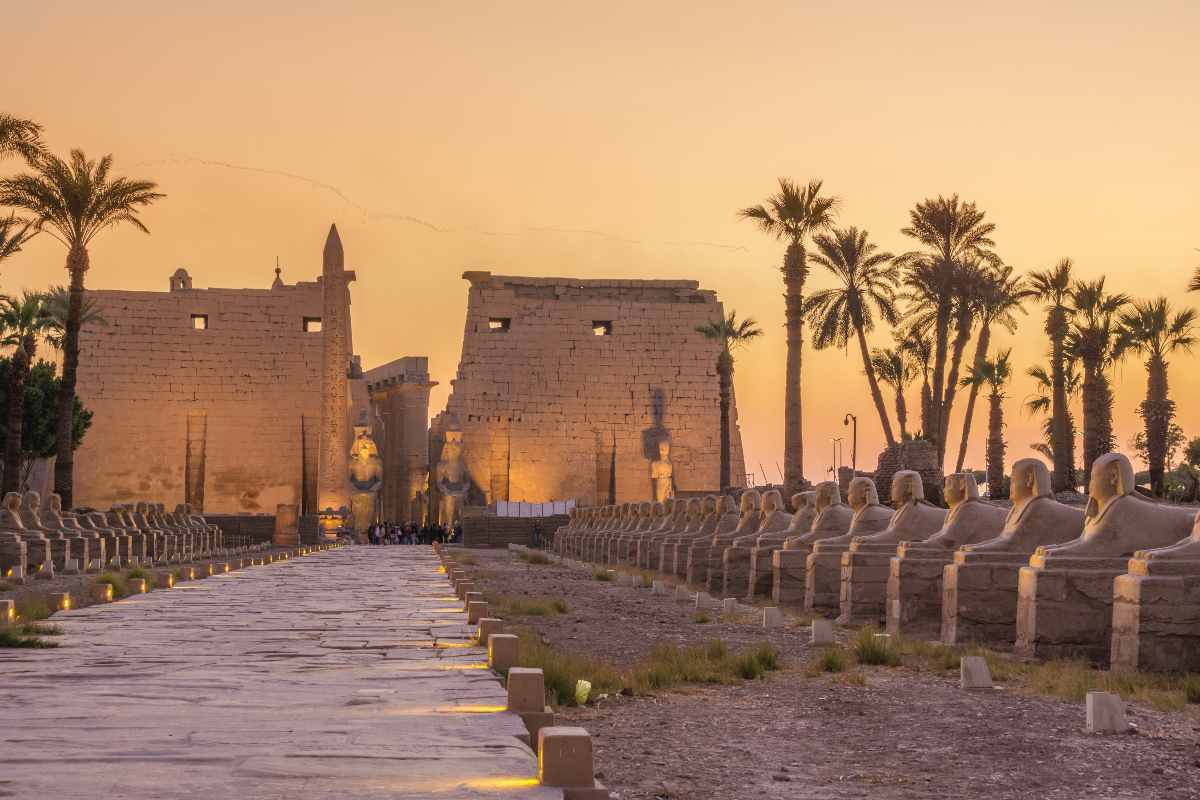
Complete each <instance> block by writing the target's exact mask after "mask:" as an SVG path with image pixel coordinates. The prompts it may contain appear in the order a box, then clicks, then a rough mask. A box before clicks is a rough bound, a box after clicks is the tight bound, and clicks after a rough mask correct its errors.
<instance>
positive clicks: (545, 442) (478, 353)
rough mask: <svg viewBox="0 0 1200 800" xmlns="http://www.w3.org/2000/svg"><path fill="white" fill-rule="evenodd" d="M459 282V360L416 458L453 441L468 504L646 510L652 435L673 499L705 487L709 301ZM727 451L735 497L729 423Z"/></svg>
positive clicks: (738, 477) (567, 285)
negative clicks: (462, 285)
mask: <svg viewBox="0 0 1200 800" xmlns="http://www.w3.org/2000/svg"><path fill="white" fill-rule="evenodd" d="M463 277H464V278H465V279H466V280H468V281H469V282H470V284H471V285H470V289H469V291H468V299H467V319H466V326H465V331H464V335H463V349H462V358H461V360H460V362H459V367H458V373H457V377H456V378H455V380H454V381H453V388H452V391H451V394H450V397H449V400H448V401H447V405H446V409H445V411H444V412H442V413H441V414H439V416H438V418H437V419H435V420H434V424H433V425H432V426H431V452H430V457H431V459H432V460H433V461H434V462H436V460H437V458H438V456H439V452H438V450H439V446H438V442H439V441H440V436H441V432H442V431H444V430H447V429H450V428H452V427H453V426H457V427H458V428H460V429H461V430H462V431H463V434H464V435H463V440H464V443H465V446H464V459H465V462H466V466H467V469H468V471H469V473H470V476H471V481H472V489H471V493H470V496H469V497H468V498H467V502H468V503H469V504H472V505H476V504H478V505H484V504H487V503H491V502H494V501H496V500H522V501H527V502H545V501H547V500H568V499H575V500H577V501H578V502H579V503H580V504H581V505H594V504H597V503H607V502H625V501H634V500H647V499H650V498H651V496H652V495H651V491H652V489H651V482H650V463H651V461H652V460H653V459H655V458H657V447H656V442H657V441H658V439H659V438H660V437H664V436H666V437H669V438H670V441H671V444H672V448H671V461H672V463H673V464H674V476H675V486H676V490H677V491H679V492H715V491H716V490H717V489H718V483H719V468H720V437H719V424H720V412H719V407H718V384H717V376H716V360H717V353H718V347H719V345H718V344H717V343H715V342H712V341H709V340H707V339H705V338H704V337H703V336H702V335H700V334H699V333H697V332H696V330H695V329H696V327H697V326H698V325H702V324H704V323H706V322H709V321H711V320H714V319H717V318H719V317H720V316H721V315H722V313H723V310H722V307H721V303H720V302H719V301H718V300H717V297H716V294H715V293H714V292H711V291H705V290H701V289H700V288H699V286H698V284H697V283H696V282H695V281H653V280H580V279H574V278H520V277H505V276H498V275H492V274H491V273H488V272H467V273H464V275H463ZM735 408H736V404H735ZM732 441H733V446H732V459H733V466H732V474H733V479H734V482H735V484H738V485H740V484H741V483H742V482H744V479H745V468H744V465H743V458H742V448H741V436H740V433H739V431H738V428H737V417H736V411H735V412H734V419H733V435H732ZM434 502H435V503H436V498H434Z"/></svg>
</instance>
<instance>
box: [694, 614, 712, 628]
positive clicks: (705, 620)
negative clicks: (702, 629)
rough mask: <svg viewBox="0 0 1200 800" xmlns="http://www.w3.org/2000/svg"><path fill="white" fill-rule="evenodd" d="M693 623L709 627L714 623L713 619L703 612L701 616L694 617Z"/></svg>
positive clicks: (695, 615)
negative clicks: (708, 625) (709, 624)
mask: <svg viewBox="0 0 1200 800" xmlns="http://www.w3.org/2000/svg"><path fill="white" fill-rule="evenodd" d="M692 622H694V623H696V624H697V625H707V624H708V623H710V622H712V617H710V616H709V615H708V614H705V613H704V612H703V611H701V612H700V613H699V614H693V615H692Z"/></svg>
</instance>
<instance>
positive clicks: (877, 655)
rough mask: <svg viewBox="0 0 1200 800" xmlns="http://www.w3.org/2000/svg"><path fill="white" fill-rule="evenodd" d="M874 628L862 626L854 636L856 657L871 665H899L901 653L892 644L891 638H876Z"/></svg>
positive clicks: (859, 660) (862, 662)
mask: <svg viewBox="0 0 1200 800" xmlns="http://www.w3.org/2000/svg"><path fill="white" fill-rule="evenodd" d="M876 633H878V631H876V630H875V629H874V628H871V627H866V628H860V629H859V631H858V635H857V636H855V637H854V658H855V660H857V661H858V663H859V664H869V665H871V666H883V667H898V666H900V653H899V652H897V650H896V649H895V648H894V647H892V646H891V644H890V642H889V640H887V639H880V638H876V635H875V634H876Z"/></svg>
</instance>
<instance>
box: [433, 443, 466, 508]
mask: <svg viewBox="0 0 1200 800" xmlns="http://www.w3.org/2000/svg"><path fill="white" fill-rule="evenodd" d="M462 455H463V435H462V431H455V430H449V431H446V433H445V441H444V442H443V443H442V456H441V458H440V459H439V460H438V463H437V467H436V468H435V470H434V477H435V478H436V480H437V488H438V493H439V494H440V495H441V506H440V508H439V509H438V521H439V522H440V523H441V524H442V525H445V526H447V527H453V525H454V523H456V522H458V520H459V518H460V516H461V514H462V506H463V501H464V499H465V498H466V496H467V489H468V488H469V487H470V480H469V479H468V477H467V468H466V467H465V466H464V465H463V460H462Z"/></svg>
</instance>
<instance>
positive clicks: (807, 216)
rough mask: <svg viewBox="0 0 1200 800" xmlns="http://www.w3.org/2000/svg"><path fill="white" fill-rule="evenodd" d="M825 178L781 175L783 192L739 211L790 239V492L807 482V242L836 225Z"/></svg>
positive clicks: (786, 452)
mask: <svg viewBox="0 0 1200 800" xmlns="http://www.w3.org/2000/svg"><path fill="white" fill-rule="evenodd" d="M821 187H822V182H821V181H819V180H814V181H809V182H808V185H807V186H799V185H798V184H795V183H793V182H792V181H790V180H788V179H787V178H780V179H779V191H778V192H777V193H776V194H773V195H771V196H770V197H769V198H767V202H766V203H765V204H763V205H757V206H750V207H748V208H743V209H742V210H741V211H740V212H739V214H740V215H741V216H742V217H744V218H746V219H749V220H752V221H754V222H755V223H757V225H758V227H759V228H760V229H762V230H763V231H764V232H766V233H769V234H771V235H773V236H774V237H775V238H776V239H787V242H788V246H787V251H786V252H785V253H784V256H783V268H782V272H783V286H784V303H785V311H784V313H785V320H786V325H787V366H786V369H787V375H786V382H785V389H784V402H783V405H784V408H783V463H784V479H783V484H784V492H785V496H788V497H790V496H791V495H792V494H794V493H796V492H798V491H800V490H801V489H802V488H803V486H804V436H803V433H802V425H801V423H802V420H803V407H802V404H801V397H800V368H801V365H802V362H803V348H804V281H805V280H806V279H807V278H808V258H807V253H806V252H805V242H806V241H807V240H808V238H809V237H810V236H812V235H813V234H816V233H820V232H821V231H825V230H828V229H829V228H831V227H833V218H834V214H835V212H836V211H837V207H838V199H837V198H836V197H825V196H822V195H821Z"/></svg>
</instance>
